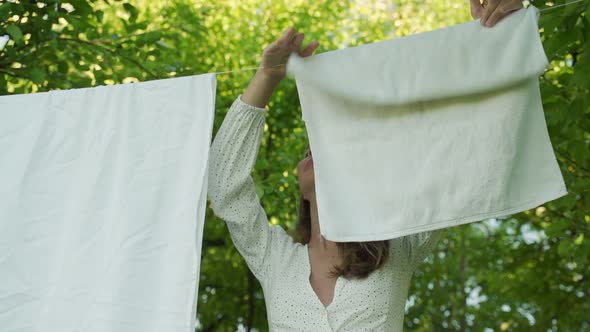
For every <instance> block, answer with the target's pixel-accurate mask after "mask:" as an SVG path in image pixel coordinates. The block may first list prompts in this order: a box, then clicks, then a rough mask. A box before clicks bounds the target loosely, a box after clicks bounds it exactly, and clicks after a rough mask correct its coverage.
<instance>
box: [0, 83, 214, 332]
mask: <svg viewBox="0 0 590 332" xmlns="http://www.w3.org/2000/svg"><path fill="white" fill-rule="evenodd" d="M215 87H216V77H215V75H214V74H205V75H199V76H188V77H181V78H172V79H164V80H155V81H149V82H143V83H133V84H121V85H113V86H99V87H93V88H83V89H73V90H62V91H51V92H43V93H34V94H25V95H12V96H2V97H0V151H2V153H1V154H0V183H1V185H0V330H2V331H27V332H28V331H31V332H37V331H59V332H68V331H72V332H73V331H85V332H99V331H100V332H134V331H136V332H149V331H152V332H156V331H158V332H161V331H179V332H180V331H183V332H189V331H190V332H193V331H194V325H195V312H196V304H197V290H198V280H199V271H200V268H199V266H200V252H201V244H202V235H203V234H202V233H203V222H204V216H205V208H206V198H207V196H206V188H207V176H206V175H207V163H208V154H209V146H210V143H211V134H212V128H213V112H214V103H215Z"/></svg>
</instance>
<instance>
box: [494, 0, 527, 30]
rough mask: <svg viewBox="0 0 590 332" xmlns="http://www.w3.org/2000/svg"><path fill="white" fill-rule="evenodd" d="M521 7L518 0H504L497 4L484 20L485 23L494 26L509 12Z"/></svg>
mask: <svg viewBox="0 0 590 332" xmlns="http://www.w3.org/2000/svg"><path fill="white" fill-rule="evenodd" d="M521 8H523V5H522V3H521V2H520V1H519V0H516V1H505V2H504V3H502V4H500V5H498V7H496V10H495V11H494V12H493V13H492V14H491V15H490V16H489V18H488V19H487V20H486V22H485V25H486V26H488V27H492V26H494V25H495V24H496V23H498V21H500V20H501V19H502V18H504V17H506V16H508V15H509V14H510V13H512V12H514V11H517V10H519V9H521Z"/></svg>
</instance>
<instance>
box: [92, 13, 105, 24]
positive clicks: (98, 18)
mask: <svg viewBox="0 0 590 332" xmlns="http://www.w3.org/2000/svg"><path fill="white" fill-rule="evenodd" d="M94 15H95V16H96V19H97V20H98V22H99V23H102V19H103V17H104V12H103V11H102V10H97V11H95V12H94Z"/></svg>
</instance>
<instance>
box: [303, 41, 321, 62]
mask: <svg viewBox="0 0 590 332" xmlns="http://www.w3.org/2000/svg"><path fill="white" fill-rule="evenodd" d="M319 45H320V43H318V42H317V41H312V42H311V43H309V44H308V45H307V47H305V48H304V49H303V51H301V52H300V53H299V55H301V56H302V57H304V58H305V57H307V56H310V55H312V54H313V51H315V50H316V48H318V46H319Z"/></svg>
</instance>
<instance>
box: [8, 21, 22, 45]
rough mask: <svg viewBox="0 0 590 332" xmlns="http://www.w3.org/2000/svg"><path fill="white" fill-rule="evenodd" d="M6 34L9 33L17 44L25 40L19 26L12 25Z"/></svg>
mask: <svg viewBox="0 0 590 332" xmlns="http://www.w3.org/2000/svg"><path fill="white" fill-rule="evenodd" d="M6 33H8V34H9V35H10V37H12V39H13V40H14V41H15V42H18V41H20V40H21V39H22V38H23V32H22V31H21V30H20V28H19V27H18V26H16V25H14V24H11V25H9V26H7V27H6Z"/></svg>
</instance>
